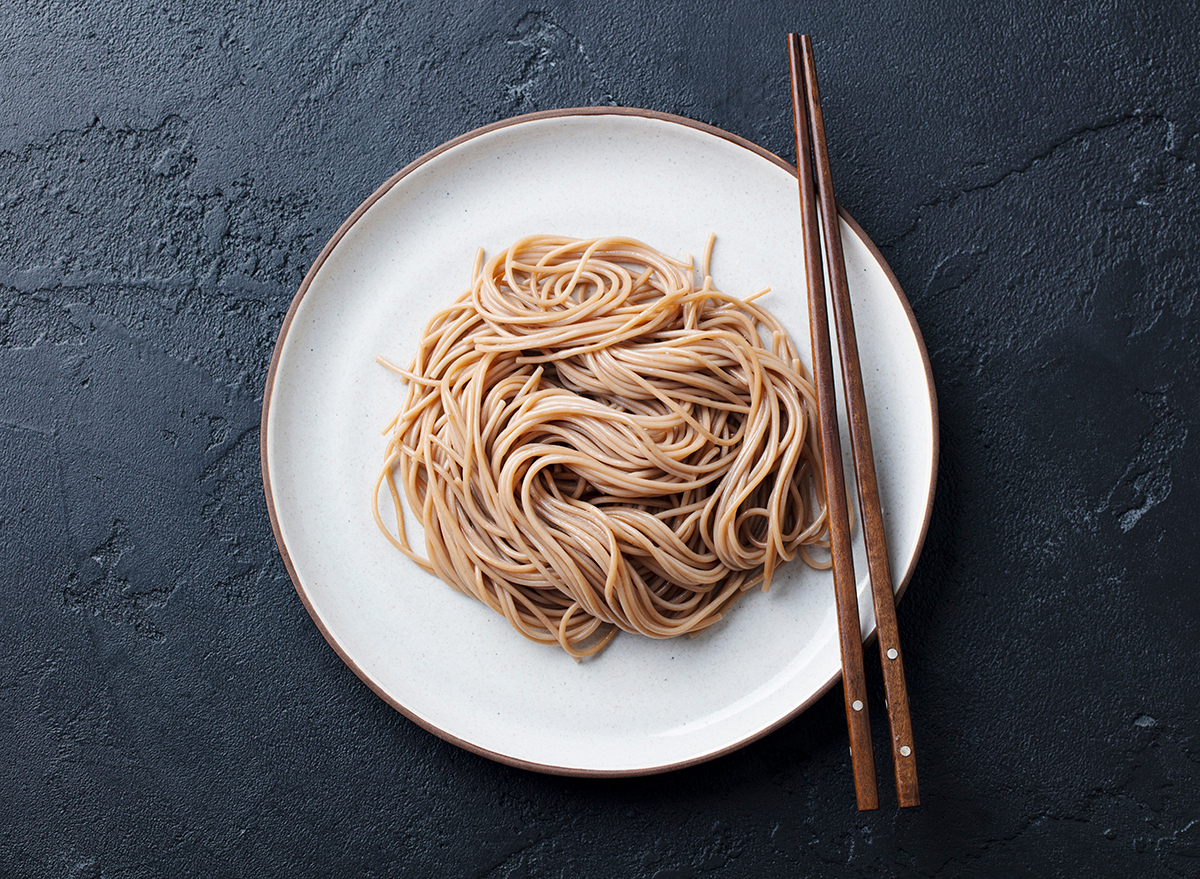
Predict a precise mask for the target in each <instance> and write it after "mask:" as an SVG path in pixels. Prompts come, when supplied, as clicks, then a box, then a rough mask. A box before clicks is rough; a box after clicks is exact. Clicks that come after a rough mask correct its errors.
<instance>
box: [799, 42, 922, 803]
mask: <svg viewBox="0 0 1200 879" xmlns="http://www.w3.org/2000/svg"><path fill="white" fill-rule="evenodd" d="M788 55H789V57H790V61H791V73H792V110H793V118H794V121H795V124H796V169H797V171H798V172H799V177H800V214H801V220H802V222H803V227H804V264H805V267H806V272H807V276H808V312H809V324H810V327H811V331H812V350H813V376H814V379H815V382H816V386H817V408H818V409H819V410H820V428H821V448H822V455H823V458H824V465H825V490H826V492H827V494H828V509H829V537H830V547H831V551H832V556H833V586H834V591H835V593H836V596H837V616H838V635H839V640H840V641H841V648H842V679H843V682H844V684H845V695H846V722H847V725H848V726H849V728H850V755H851V761H852V764H853V768H854V790H855V794H856V796H857V798H858V808H859V809H877V808H879V785H878V782H877V780H876V778H875V751H874V746H873V745H872V743H871V719H870V715H869V714H868V711H867V688H866V679H865V675H864V672H863V639H862V629H861V628H860V625H859V616H858V584H857V581H856V580H855V577H854V554H853V551H852V548H851V543H850V519H849V515H848V511H847V505H848V500H847V497H846V480H845V476H844V474H843V472H842V443H841V436H840V434H839V431H838V416H837V400H836V398H835V396H834V388H833V368H834V367H833V354H832V352H831V350H830V343H829V317H828V314H827V311H826V304H825V297H826V291H825V271H826V270H827V271H828V276H829V287H830V289H829V298H830V299H831V300H832V302H833V316H834V323H835V325H836V328H837V334H838V349H839V351H840V353H841V360H842V384H843V386H844V388H845V393H846V411H847V414H848V416H849V423H850V445H851V449H852V452H853V457H854V474H855V480H856V482H857V484H858V503H859V508H860V510H861V513H862V523H863V536H864V538H865V541H866V545H867V568H868V571H869V573H870V576H871V594H872V598H873V601H874V605H875V621H876V624H877V626H878V632H879V658H880V663H881V664H882V666H883V684H884V690H885V692H886V694H887V709H888V727H889V728H890V730H891V735H892V760H893V762H894V764H895V767H896V796H897V798H898V800H899V802H900V805H901V806H916V805H918V804H920V802H921V795H920V791H919V788H918V786H917V761H916V755H915V754H914V750H913V739H912V720H911V718H910V716H909V710H908V690H907V688H906V686H905V683H904V656H903V653H902V652H901V650H900V633H899V630H898V629H897V627H896V598H895V593H894V592H893V590H892V572H891V566H890V565H889V563H888V556H887V545H886V543H885V542H884V533H883V513H882V511H881V509H880V505H879V484H878V481H877V479H876V475H875V457H874V453H873V452H872V450H871V431H870V427H869V426H868V424H867V399H866V396H865V394H864V392H863V380H862V371H861V369H860V367H859V359H858V342H857V339H856V337H855V334H854V316H853V314H852V313H851V310H850V290H849V287H848V284H847V280H846V263H845V259H844V257H843V254H842V237H841V230H840V228H839V222H838V206H837V202H836V201H834V197H833V179H832V175H831V173H830V170H829V153H828V150H827V148H826V144H825V120H824V117H823V116H822V114H821V94H820V92H819V91H818V89H817V74H816V68H815V66H814V64H813V50H812V39H811V38H809V36H808V35H807V34H806V35H804V36H802V37H798V36H797V35H796V34H788ZM818 203H819V205H818ZM818 207H819V213H820V220H819V221H818ZM822 231H824V240H825V258H824V262H822V258H821V238H822V234H821V233H822Z"/></svg>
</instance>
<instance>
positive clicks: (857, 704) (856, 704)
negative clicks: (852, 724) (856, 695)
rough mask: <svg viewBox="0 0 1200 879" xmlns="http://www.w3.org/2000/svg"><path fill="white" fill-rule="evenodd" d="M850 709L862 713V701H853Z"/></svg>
mask: <svg viewBox="0 0 1200 879" xmlns="http://www.w3.org/2000/svg"><path fill="white" fill-rule="evenodd" d="M850 707H851V708H853V709H854V710H855V711H862V700H861V699H855V700H854V702H853V703H851V705H850Z"/></svg>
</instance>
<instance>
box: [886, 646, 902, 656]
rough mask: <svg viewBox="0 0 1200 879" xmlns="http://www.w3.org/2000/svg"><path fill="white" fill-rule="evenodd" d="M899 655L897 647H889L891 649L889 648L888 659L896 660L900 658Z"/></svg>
mask: <svg viewBox="0 0 1200 879" xmlns="http://www.w3.org/2000/svg"><path fill="white" fill-rule="evenodd" d="M899 655H900V654H899V653H897V652H896V648H895V647H889V648H888V659H895V658H896V657H897V656H899Z"/></svg>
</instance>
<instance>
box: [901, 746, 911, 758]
mask: <svg viewBox="0 0 1200 879" xmlns="http://www.w3.org/2000/svg"><path fill="white" fill-rule="evenodd" d="M911 753H912V748H910V747H909V746H908V745H902V746H901V747H900V756H901V757H907V756H908V755H909V754H911Z"/></svg>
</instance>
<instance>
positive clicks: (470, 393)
mask: <svg viewBox="0 0 1200 879" xmlns="http://www.w3.org/2000/svg"><path fill="white" fill-rule="evenodd" d="M711 248H712V239H711V238H710V240H709V244H708V248H707V249H706V252H705V258H704V262H703V271H702V275H703V283H702V284H701V285H700V286H699V287H697V286H696V284H695V283H694V280H693V278H694V274H695V272H694V269H693V267H692V265H691V264H690V263H684V262H680V261H678V260H675V259H672V258H670V257H668V256H666V255H664V254H662V253H660V252H659V251H657V250H655V249H654V248H652V247H649V246H647V245H645V244H643V243H641V242H639V241H635V240H632V239H629V238H599V239H594V240H575V239H570V238H561V237H553V236H531V237H528V238H523V239H521V240H520V241H517V242H516V243H515V244H513V245H512V246H511V247H509V248H508V249H507V250H505V251H503V252H502V253H499V254H497V255H496V256H494V257H492V258H491V259H490V260H488V261H487V263H486V265H482V267H481V262H482V253H481V254H480V256H479V257H477V259H476V264H475V269H474V272H473V281H472V284H471V287H470V289H469V290H467V291H466V292H465V293H464V294H463V295H462V296H460V297H459V298H458V299H457V300H456V301H455V302H454V303H453V304H452V305H450V306H449V307H448V308H446V309H444V310H442V311H441V312H439V313H438V314H437V315H435V316H434V317H433V319H432V320H431V321H430V322H429V324H428V326H427V327H426V329H425V333H424V335H423V337H422V339H421V342H420V345H419V347H418V350H417V353H416V356H415V357H414V359H413V362H412V365H411V366H410V367H409V368H408V369H397V368H396V367H391V368H392V369H395V370H396V371H397V372H398V373H400V374H401V375H402V376H403V377H404V378H405V379H406V381H407V383H408V395H407V399H406V400H405V403H404V406H403V408H402V409H401V410H400V412H399V413H398V414H397V415H396V417H395V419H393V421H392V422H391V423H390V424H389V425H388V427H387V428H385V433H390V435H391V441H390V443H389V444H388V447H387V452H386V460H385V462H384V465H383V468H382V470H381V472H380V475H379V478H378V480H377V482H376V486H375V518H376V522H377V523H378V524H379V526H380V528H381V529H382V530H383V532H384V533H385V534H386V535H387V536H388V539H389V540H391V541H392V543H393V544H394V545H395V546H396V547H397V548H398V549H399V550H400V551H401V552H403V553H404V554H405V555H407V556H409V557H410V558H412V559H413V560H414V561H416V562H417V563H418V564H419V565H421V567H423V568H424V569H425V570H427V571H430V572H432V573H435V574H437V575H438V576H439V577H440V578H441V579H442V580H444V581H445V582H446V583H448V584H449V585H451V586H452V587H454V588H455V589H457V590H458V591H460V592H463V593H465V594H467V595H471V596H473V597H475V598H477V599H478V600H480V601H482V602H483V603H484V604H486V605H487V606H488V607H490V608H492V609H493V610H494V611H496V612H497V613H500V614H502V615H503V616H504V617H505V618H506V619H507V620H508V621H509V622H510V623H511V624H512V626H513V627H514V628H515V629H517V631H519V632H521V634H523V635H525V636H526V637H527V638H530V639H532V640H534V641H538V642H541V643H547V644H559V645H560V646H561V647H562V648H563V649H564V650H566V651H567V652H568V653H569V654H571V655H572V656H574V657H576V658H580V657H582V656H586V655H588V654H591V653H594V652H596V651H598V650H600V649H601V648H603V647H604V646H605V644H607V643H608V641H609V640H610V639H611V638H612V636H613V635H614V634H615V633H616V631H617V630H625V631H629V632H637V633H640V634H642V635H647V636H649V637H652V638H672V637H675V636H677V635H682V634H685V633H687V634H695V633H697V632H700V631H703V630H704V629H706V628H707V627H709V626H711V625H712V624H713V623H715V622H717V621H718V620H719V619H720V618H721V615H722V614H723V613H724V612H725V611H726V610H727V609H728V608H729V606H730V605H731V604H732V603H733V602H734V601H735V600H736V599H737V598H738V597H739V596H740V595H741V594H742V593H743V592H745V591H746V590H747V589H749V588H750V587H752V586H754V585H756V584H759V583H761V584H762V587H763V589H764V590H766V589H767V588H768V587H769V585H770V582H771V577H772V574H773V573H774V571H775V569H776V568H777V567H778V566H779V565H780V564H781V563H783V562H786V561H789V560H791V559H793V558H794V557H795V556H797V555H799V556H801V557H802V558H803V559H804V560H805V561H806V562H807V563H808V564H810V565H812V566H813V567H822V568H823V567H828V562H827V561H824V560H823V559H824V558H826V555H825V553H820V554H819V555H820V556H821V558H820V559H818V558H816V557H814V556H813V555H812V554H811V553H810V550H811V548H813V547H817V546H819V547H824V548H827V547H828V533H827V527H826V515H825V509H824V498H825V491H824V486H823V484H822V481H821V474H822V468H821V465H820V461H821V457H820V448H819V445H818V431H817V424H816V413H817V404H816V395H815V392H814V390H813V387H812V383H811V381H810V378H809V375H808V373H807V371H806V370H805V368H804V366H803V365H802V364H801V361H800V358H799V356H798V354H797V351H796V348H795V345H794V343H793V342H792V341H791V339H790V338H789V337H788V335H787V333H786V331H785V330H784V328H783V326H782V325H781V324H780V322H779V321H778V320H777V319H776V318H775V317H774V316H773V315H771V314H770V312H768V311H767V310H766V309H764V308H762V307H761V306H759V305H757V304H755V302H754V301H753V300H754V299H756V298H757V295H761V294H757V295H756V296H754V297H750V298H749V299H739V298H737V297H734V296H730V295H728V294H725V293H722V292H720V291H718V290H717V289H715V288H714V287H713V285H712V279H711V277H710V276H709V273H708V263H709V257H710V254H711ZM763 292H766V291H763ZM385 365H388V366H391V365H390V364H386V362H385ZM383 486H386V487H387V490H388V495H389V496H390V500H391V502H392V504H393V505H394V508H395V529H394V532H393V529H391V528H389V527H388V526H387V525H386V524H385V523H384V521H383V518H382V517H381V515H380V511H379V510H380V503H379V494H380V491H381V490H382V488H383ZM401 489H402V490H403V492H404V494H405V496H406V499H407V502H408V506H409V508H410V510H411V511H412V514H413V515H414V516H415V517H416V518H417V519H418V520H419V521H420V524H421V525H422V527H423V529H424V532H425V556H421V555H420V554H418V553H417V552H416V551H414V550H413V548H412V547H411V546H410V545H409V541H408V538H407V536H406V533H405V517H404V511H403V508H402V503H401V494H400V492H401Z"/></svg>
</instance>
